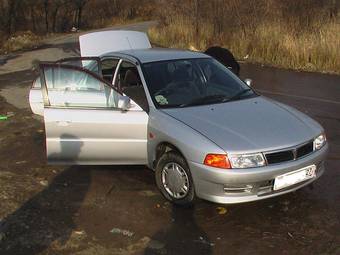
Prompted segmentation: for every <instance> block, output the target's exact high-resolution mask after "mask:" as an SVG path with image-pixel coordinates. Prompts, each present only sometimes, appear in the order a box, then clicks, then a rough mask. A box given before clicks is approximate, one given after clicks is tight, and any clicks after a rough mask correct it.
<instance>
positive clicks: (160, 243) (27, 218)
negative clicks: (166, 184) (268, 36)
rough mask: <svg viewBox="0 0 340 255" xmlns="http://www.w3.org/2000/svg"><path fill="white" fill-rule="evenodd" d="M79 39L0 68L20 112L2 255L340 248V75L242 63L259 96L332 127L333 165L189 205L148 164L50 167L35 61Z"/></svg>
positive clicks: (66, 50) (5, 106) (3, 185)
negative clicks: (250, 198)
mask: <svg viewBox="0 0 340 255" xmlns="http://www.w3.org/2000/svg"><path fill="white" fill-rule="evenodd" d="M148 25H149V24H143V25H142V26H141V25H140V24H138V25H133V28H134V29H137V30H138V29H145V28H146V27H147V26H148ZM140 26H141V27H140ZM125 28H126V27H125ZM74 38H75V37H74V36H73V35H72V36H71V37H69V36H66V39H65V38H64V39H63V38H61V39H58V40H56V41H55V42H54V43H49V45H48V46H46V47H43V48H42V49H37V50H36V51H30V52H23V53H18V54H17V55H15V56H12V57H11V59H7V60H6V61H7V63H6V64H3V65H2V66H0V90H1V91H0V95H1V96H2V97H0V114H1V113H6V112H13V114H14V116H13V117H11V118H10V119H9V120H8V121H7V122H0V201H1V206H0V254H340V179H339V177H340V171H339V167H340V156H339V155H340V125H339V124H340V76H336V75H325V74H318V73H306V72H293V71H289V70H282V69H277V68H270V67H261V66H258V65H252V64H242V67H241V76H242V77H244V78H245V77H250V78H252V79H253V80H254V88H255V89H256V90H257V91H258V92H259V93H261V94H263V95H265V96H268V97H271V98H273V99H276V100H278V101H281V102H283V103H286V104H288V105H291V106H293V107H296V108H297V109H299V110H301V111H303V112H306V113H307V114H309V115H310V116H311V117H313V118H315V119H316V120H318V121H319V122H320V123H321V124H322V125H323V126H324V127H325V129H326V133H327V137H328V141H329V143H330V154H329V157H328V159H327V162H326V172H325V174H324V175H323V176H322V177H321V178H320V179H319V180H318V181H316V182H315V184H314V185H312V186H309V187H305V188H303V189H301V190H298V191H296V192H294V193H290V194H287V195H284V196H280V197H276V198H271V199H268V200H263V201H258V202H252V203H246V204H239V205H228V206H223V205H222V206H221V205H217V204H213V203H209V202H205V201H198V202H197V204H196V205H195V207H194V208H191V209H183V208H178V207H174V206H172V205H171V204H169V203H167V202H166V201H165V200H164V199H163V197H162V196H161V195H160V194H159V192H158V190H157V188H156V186H155V183H154V176H153V172H152V171H150V170H148V169H146V168H145V167H143V166H136V167H131V166H130V167H127V166H91V167H77V166H73V167H63V166H58V167H55V166H47V165H46V163H45V157H44V153H45V151H44V133H43V125H42V123H40V122H39V121H36V120H35V119H34V118H33V117H32V114H31V113H30V111H29V109H27V99H26V95H27V94H26V92H27V90H28V88H29V86H30V83H31V79H32V77H33V76H34V74H33V73H32V70H31V66H30V62H31V61H32V60H33V59H35V58H36V57H37V56H44V57H48V56H51V58H53V57H56V54H55V53H56V52H57V53H58V52H59V53H60V54H61V55H72V54H77V52H76V51H75V50H74V49H75V48H74V47H75V45H76V44H75V39H74ZM41 50H42V51H43V52H40V53H39V54H41V55H39V54H35V52H36V53H37V52H39V51H41ZM6 61H5V62H6ZM15 61H17V62H15ZM25 61H26V62H25ZM23 62H25V63H26V64H23ZM27 63H28V64H27ZM27 65H29V66H28V67H27ZM4 99H6V100H7V102H5V100H4ZM250 125H251V123H250Z"/></svg>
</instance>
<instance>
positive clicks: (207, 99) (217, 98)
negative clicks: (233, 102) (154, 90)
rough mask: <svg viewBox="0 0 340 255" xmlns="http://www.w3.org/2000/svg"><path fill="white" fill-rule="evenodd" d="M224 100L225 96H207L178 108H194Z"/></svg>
mask: <svg viewBox="0 0 340 255" xmlns="http://www.w3.org/2000/svg"><path fill="white" fill-rule="evenodd" d="M225 99H226V96H225V95H209V96H204V97H199V98H196V99H194V100H192V101H191V102H189V103H185V104H181V105H179V107H187V106H194V105H200V104H209V103H215V102H222V101H224V100H225Z"/></svg>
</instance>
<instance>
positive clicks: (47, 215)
mask: <svg viewBox="0 0 340 255" xmlns="http://www.w3.org/2000/svg"><path fill="white" fill-rule="evenodd" d="M63 137H67V138H69V139H72V138H73V139H76V137H72V136H70V135H67V134H64V135H63ZM78 145H79V146H78V147H77V148H75V147H72V151H70V150H69V149H66V148H65V146H63V145H62V146H61V151H60V153H59V154H60V155H64V153H65V150H67V151H66V152H69V153H73V154H72V156H73V157H75V158H76V157H77V156H78V155H79V153H80V151H81V143H78ZM57 154H58V153H56V155H54V156H55V157H58V155H57ZM90 182H91V170H90V168H89V167H81V166H72V167H68V168H66V169H65V170H64V171H62V172H61V173H60V174H59V175H57V176H56V177H55V178H54V179H53V180H52V181H51V183H49V184H48V186H47V187H46V188H45V189H43V190H42V191H41V192H39V193H37V194H36V195H35V196H33V197H32V198H31V199H29V200H28V201H27V202H25V203H24V204H23V205H22V206H21V207H20V208H18V209H17V210H16V211H14V212H13V213H11V214H9V215H8V216H7V217H6V218H4V219H3V220H2V221H1V222H0V254H15V255H20V254H39V253H40V252H42V251H44V250H45V249H47V248H48V247H50V246H51V245H52V243H54V242H58V243H59V244H61V245H63V244H65V243H66V242H67V240H69V238H70V235H71V234H72V231H73V230H74V229H75V228H76V224H75V222H74V217H75V215H76V213H77V211H78V210H79V209H80V207H81V205H82V203H83V201H84V198H85V195H86V194H87V191H88V188H89V186H90Z"/></svg>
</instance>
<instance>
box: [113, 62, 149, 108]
mask: <svg viewBox="0 0 340 255" xmlns="http://www.w3.org/2000/svg"><path fill="white" fill-rule="evenodd" d="M118 88H119V89H120V91H122V92H123V93H124V94H125V95H127V96H128V97H130V98H131V99H132V100H133V101H134V102H136V104H138V105H139V106H140V107H141V108H142V109H143V110H144V111H148V110H149V106H148V101H147V98H146V94H145V91H144V87H143V84H142V81H141V79H140V76H139V74H138V70H137V67H136V66H135V65H133V64H131V63H129V62H127V61H123V62H122V64H121V65H120V69H119V73H118Z"/></svg>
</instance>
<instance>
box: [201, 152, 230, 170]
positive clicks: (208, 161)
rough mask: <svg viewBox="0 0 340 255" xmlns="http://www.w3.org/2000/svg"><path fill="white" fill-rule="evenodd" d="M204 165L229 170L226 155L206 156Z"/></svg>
mask: <svg viewBox="0 0 340 255" xmlns="http://www.w3.org/2000/svg"><path fill="white" fill-rule="evenodd" d="M204 165H207V166H212V167H217V168H225V169H229V168H231V166H230V162H229V159H228V157H227V155H223V154H208V155H207V156H206V157H205V159H204Z"/></svg>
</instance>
